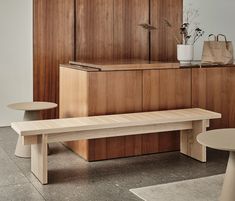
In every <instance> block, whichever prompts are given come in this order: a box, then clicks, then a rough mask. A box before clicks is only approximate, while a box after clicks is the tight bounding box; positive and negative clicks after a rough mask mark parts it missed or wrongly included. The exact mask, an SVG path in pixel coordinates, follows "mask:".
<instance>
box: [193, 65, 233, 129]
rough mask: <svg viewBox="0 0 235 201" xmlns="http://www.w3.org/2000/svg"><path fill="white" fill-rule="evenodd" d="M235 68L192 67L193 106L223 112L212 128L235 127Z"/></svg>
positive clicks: (212, 122) (212, 124)
mask: <svg viewBox="0 0 235 201" xmlns="http://www.w3.org/2000/svg"><path fill="white" fill-rule="evenodd" d="M234 89H235V68H234V67H217V68H197V69H192V106H193V107H201V108H205V109H208V110H213V111H216V112H220V113H222V119H218V120H213V121H211V127H210V129H216V128H230V127H233V128H234V127H235V94H234V92H233V90H234Z"/></svg>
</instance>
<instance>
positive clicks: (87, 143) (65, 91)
mask: <svg viewBox="0 0 235 201" xmlns="http://www.w3.org/2000/svg"><path fill="white" fill-rule="evenodd" d="M60 75H61V76H60V80H61V82H60V83H61V86H63V87H61V90H60V100H61V101H60V117H75V116H94V115H104V114H117V113H128V112H141V111H142V72H141V71H118V72H84V71H79V70H76V69H70V68H61V74H60ZM68 145H69V146H70V148H72V149H73V150H74V151H75V152H76V153H78V154H79V155H81V156H82V157H83V158H85V159H87V160H88V161H93V160H102V159H108V158H117V157H124V156H132V155H140V154H141V136H128V137H116V138H107V139H96V140H84V141H77V142H70V143H69V144H68Z"/></svg>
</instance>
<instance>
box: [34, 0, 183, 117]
mask: <svg viewBox="0 0 235 201" xmlns="http://www.w3.org/2000/svg"><path fill="white" fill-rule="evenodd" d="M182 7H183V0H34V39H33V41H34V42H33V44H34V56H33V57H34V58H33V60H34V74H33V79H34V81H33V83H34V92H33V94H34V100H35V101H38V100H40V101H51V102H56V103H58V102H59V64H61V63H68V61H69V60H83V59H124V58H125V59H131V58H135V59H149V58H150V59H153V60H163V61H169V60H175V59H176V46H175V42H174V41H173V40H172V39H171V37H172V36H171V34H170V30H169V29H167V28H166V27H165V25H164V23H163V17H164V18H165V17H166V18H167V19H169V21H172V22H173V21H174V24H175V23H176V22H177V24H175V26H176V27H179V25H180V24H181V20H182V19H181V15H182ZM150 14H151V15H150ZM175 19H177V20H176V21H175ZM150 21H151V23H152V24H153V25H154V26H156V27H157V28H158V29H157V30H156V31H154V32H152V33H151V40H150V38H149V33H148V32H147V31H146V30H144V29H143V28H142V27H140V26H138V25H139V24H140V23H148V22H150ZM178 23H179V24H178ZM150 44H151V45H150ZM159 50H161V52H160V51H159ZM56 117H58V108H57V109H56V110H52V111H46V112H45V115H44V118H56Z"/></svg>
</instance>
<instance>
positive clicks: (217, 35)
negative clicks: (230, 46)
mask: <svg viewBox="0 0 235 201" xmlns="http://www.w3.org/2000/svg"><path fill="white" fill-rule="evenodd" d="M220 36H222V37H224V40H225V42H227V38H226V36H225V35H224V34H218V35H217V38H216V39H217V41H219V37H220Z"/></svg>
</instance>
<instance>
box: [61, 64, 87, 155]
mask: <svg viewBox="0 0 235 201" xmlns="http://www.w3.org/2000/svg"><path fill="white" fill-rule="evenodd" d="M84 116H88V73H87V72H84V71H79V70H75V69H70V68H63V67H60V114H59V117H60V118H70V117H84ZM65 145H66V146H67V147H69V148H70V149H72V150H77V152H78V153H79V154H80V155H81V156H82V157H84V158H87V157H88V152H87V150H88V141H87V140H80V141H71V142H66V143H65Z"/></svg>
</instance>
